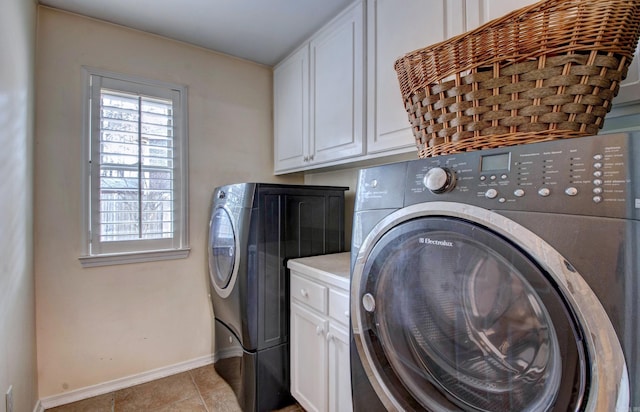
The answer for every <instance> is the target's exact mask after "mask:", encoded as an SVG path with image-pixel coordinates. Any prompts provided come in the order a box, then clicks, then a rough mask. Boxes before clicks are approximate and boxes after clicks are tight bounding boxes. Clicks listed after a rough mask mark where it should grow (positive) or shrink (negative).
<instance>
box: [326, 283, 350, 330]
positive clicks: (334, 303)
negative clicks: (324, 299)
mask: <svg viewBox="0 0 640 412" xmlns="http://www.w3.org/2000/svg"><path fill="white" fill-rule="evenodd" d="M329 316H331V317H332V318H333V319H335V320H337V321H338V322H340V323H342V324H344V325H348V324H349V295H348V294H347V293H345V292H342V291H338V290H333V289H329Z"/></svg>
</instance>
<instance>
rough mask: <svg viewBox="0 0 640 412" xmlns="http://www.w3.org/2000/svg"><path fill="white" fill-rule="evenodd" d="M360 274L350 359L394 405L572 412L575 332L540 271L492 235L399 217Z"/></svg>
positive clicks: (577, 393) (581, 377) (582, 376)
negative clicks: (356, 334) (356, 335)
mask: <svg viewBox="0 0 640 412" xmlns="http://www.w3.org/2000/svg"><path fill="white" fill-rule="evenodd" d="M359 279H360V281H359V284H358V285H357V287H359V290H358V293H357V294H358V298H359V299H360V304H359V305H358V309H357V310H358V311H359V314H358V319H360V320H361V322H362V324H361V325H359V328H360V329H361V337H362V339H363V342H364V343H362V345H363V346H364V347H366V352H367V356H364V357H363V356H362V354H361V356H360V357H361V359H362V361H363V363H366V364H368V365H365V366H366V368H368V369H370V370H373V371H374V373H373V374H372V375H374V376H377V379H378V380H379V382H377V384H376V385H374V386H378V387H382V388H383V389H382V391H383V392H385V393H386V394H387V395H389V396H390V397H392V398H394V399H395V401H394V402H397V403H399V404H400V406H401V408H403V409H408V410H411V409H426V410H430V411H445V410H446V411H449V410H463V411H492V412H497V411H536V412H537V411H572V410H579V409H580V407H581V404H582V399H583V397H584V395H585V391H586V382H587V376H586V375H587V374H588V370H587V366H586V354H585V348H584V345H583V343H582V339H581V331H580V330H579V328H577V327H576V323H575V322H574V320H573V317H572V315H571V313H570V312H569V311H568V310H567V306H566V304H565V302H564V301H563V298H562V296H561V295H560V293H559V292H558V291H557V290H556V288H554V286H553V284H552V283H551V282H550V281H549V280H548V277H547V275H546V274H545V272H544V270H542V269H541V268H540V267H539V266H537V265H536V264H535V263H533V261H532V260H531V259H529V258H528V257H527V255H526V254H525V253H523V252H522V251H521V250H519V249H518V248H517V247H516V246H514V245H513V244H512V243H511V242H509V241H507V240H505V239H504V238H502V237H501V236H499V235H497V234H496V233H494V232H492V231H491V230H488V229H486V228H484V227H482V226H479V225H478V224H475V223H472V222H469V221H466V220H464V219H460V218H455V217H446V216H429V217H423V218H418V219H413V220H409V221H406V222H404V223H401V224H399V225H398V226H395V227H394V228H392V229H391V230H389V231H388V232H386V233H385V234H384V235H383V236H382V237H381V238H380V239H379V241H378V242H377V243H376V244H375V246H374V247H373V248H372V250H371V253H370V254H369V256H368V259H367V261H366V263H365V265H364V269H363V272H362V276H361V277H360V278H359ZM353 287H354V285H352V288H353ZM353 296H354V295H352V298H353ZM354 307H355V306H354ZM396 406H397V405H396Z"/></svg>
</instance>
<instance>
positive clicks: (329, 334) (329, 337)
mask: <svg viewBox="0 0 640 412" xmlns="http://www.w3.org/2000/svg"><path fill="white" fill-rule="evenodd" d="M333 338H334V336H333V333H327V340H328V341H329V342H331V341H332V340H333Z"/></svg>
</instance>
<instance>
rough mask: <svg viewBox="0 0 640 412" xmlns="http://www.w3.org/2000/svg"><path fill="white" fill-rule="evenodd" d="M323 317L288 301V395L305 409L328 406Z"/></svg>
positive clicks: (326, 325) (325, 325) (324, 321)
mask: <svg viewBox="0 0 640 412" xmlns="http://www.w3.org/2000/svg"><path fill="white" fill-rule="evenodd" d="M327 327H328V322H327V320H325V319H324V318H323V317H321V316H318V315H317V314H315V313H313V312H311V311H310V310H307V309H306V308H304V307H303V306H300V305H298V304H296V303H294V302H292V303H291V395H293V397H294V398H296V400H297V401H298V402H299V403H300V405H302V407H303V408H304V409H305V410H306V411H308V412H312V411H325V410H326V409H327V340H326V338H325V336H326V334H327Z"/></svg>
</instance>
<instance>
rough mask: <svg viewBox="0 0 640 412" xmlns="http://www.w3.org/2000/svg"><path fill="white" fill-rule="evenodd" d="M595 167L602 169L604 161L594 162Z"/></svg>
mask: <svg viewBox="0 0 640 412" xmlns="http://www.w3.org/2000/svg"><path fill="white" fill-rule="evenodd" d="M593 167H594V168H595V169H602V163H600V162H596V163H594V164H593Z"/></svg>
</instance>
